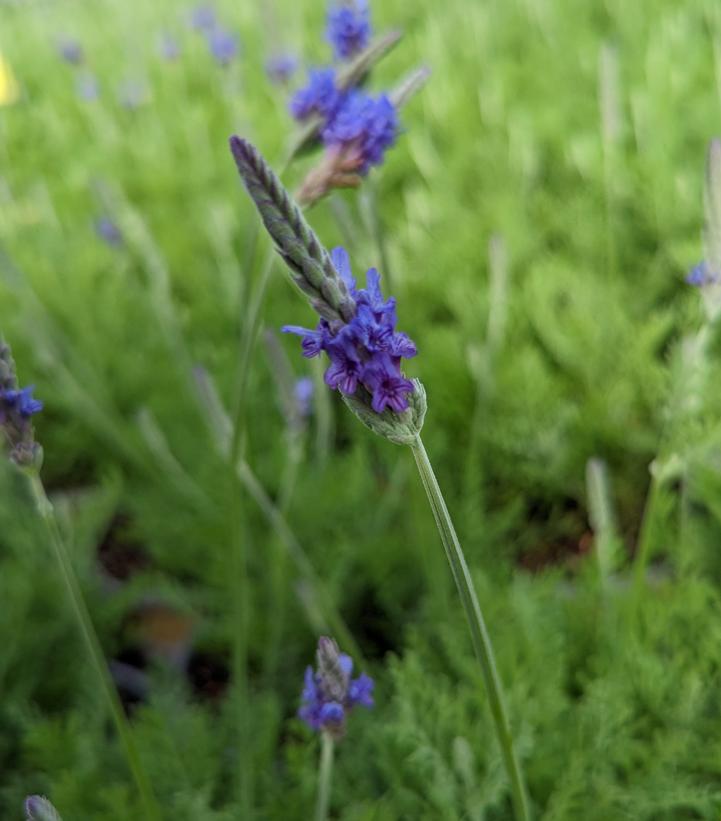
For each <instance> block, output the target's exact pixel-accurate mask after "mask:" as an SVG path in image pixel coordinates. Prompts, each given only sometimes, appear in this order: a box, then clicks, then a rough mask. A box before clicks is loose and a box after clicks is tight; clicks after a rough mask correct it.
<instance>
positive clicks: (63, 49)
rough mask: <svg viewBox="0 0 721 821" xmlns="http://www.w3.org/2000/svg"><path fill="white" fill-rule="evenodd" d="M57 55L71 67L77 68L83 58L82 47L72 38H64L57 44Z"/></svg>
mask: <svg viewBox="0 0 721 821" xmlns="http://www.w3.org/2000/svg"><path fill="white" fill-rule="evenodd" d="M58 54H59V55H60V57H62V59H63V60H65V62H66V63H69V64H70V65H72V66H79V65H80V63H82V62H83V59H84V57H85V55H84V54H83V47H82V46H81V45H80V43H79V42H78V41H77V40H75V39H74V38H72V37H64V38H63V39H62V40H60V41H59V42H58Z"/></svg>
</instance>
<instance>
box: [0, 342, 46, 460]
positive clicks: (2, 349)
mask: <svg viewBox="0 0 721 821" xmlns="http://www.w3.org/2000/svg"><path fill="white" fill-rule="evenodd" d="M32 393H33V389H32V386H31V387H28V388H20V387H19V386H18V381H17V376H16V375H15V361H14V360H13V355H12V352H11V351H10V346H9V345H6V344H5V343H4V342H3V341H2V340H0V431H2V434H3V438H4V440H5V448H6V452H7V455H8V457H9V458H10V461H11V462H14V463H15V464H16V465H19V466H20V467H32V466H34V465H37V464H38V463H39V462H40V459H41V457H42V449H41V448H40V445H38V444H37V443H36V442H35V435H34V432H33V425H32V421H31V418H32V417H33V416H34V415H35V414H36V413H39V412H40V411H41V410H42V409H43V403H42V402H40V401H39V400H37V399H34V398H33V395H32Z"/></svg>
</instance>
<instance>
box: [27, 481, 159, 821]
mask: <svg viewBox="0 0 721 821" xmlns="http://www.w3.org/2000/svg"><path fill="white" fill-rule="evenodd" d="M28 478H29V482H30V489H31V491H32V495H33V499H34V501H35V506H36V508H37V511H38V514H39V515H40V518H41V519H42V520H43V524H44V525H45V527H46V529H47V532H48V538H49V541H50V545H51V547H52V549H53V553H54V555H55V558H56V560H57V563H58V567H59V569H60V575H61V576H62V579H63V582H64V584H65V587H66V588H67V592H68V596H69V598H70V602H71V604H72V606H73V610H74V612H75V617H76V618H77V621H78V626H79V627H80V632H81V633H82V636H83V640H84V641H85V644H86V647H87V650H88V654H89V655H90V659H91V661H92V665H93V667H94V668H95V673H96V674H97V677H98V680H99V682H100V686H101V689H102V690H103V693H104V694H105V698H106V699H107V701H108V705H109V707H110V712H111V714H112V716H113V720H114V721H115V727H116V729H117V731H118V735H119V736H120V741H121V744H122V745H123V748H124V750H125V755H126V758H127V760H128V765H129V766H130V771H131V772H132V774H133V777H134V779H135V783H136V785H137V788H138V792H139V793H140V796H141V799H142V802H143V806H144V809H145V817H146V818H148V819H152V821H161V819H162V815H161V812H160V807H159V805H158V803H157V801H156V799H155V796H154V794H153V789H152V787H151V785H150V782H149V781H148V779H147V777H146V776H145V773H144V772H143V768H142V766H141V763H140V757H139V755H138V751H137V748H136V747H135V742H134V741H133V737H132V732H131V730H130V726H129V725H128V721H127V718H126V717H125V713H124V712H123V707H122V704H121V703H120V699H119V698H118V692H117V690H116V689H115V685H114V683H113V681H112V679H111V677H110V672H109V671H108V667H107V665H106V663H105V657H104V655H103V650H102V648H101V646H100V640H99V639H98V636H97V633H96V632H95V628H94V627H93V622H92V619H91V618H90V613H89V612H88V608H87V605H86V604H85V599H84V598H83V594H82V591H81V589H80V583H79V582H78V579H77V576H76V575H75V570H74V568H73V565H72V562H71V560H70V556H69V555H68V552H67V548H66V546H65V542H64V541H63V538H62V536H61V535H60V528H59V527H58V523H57V521H56V519H55V513H54V511H53V506H52V504H51V502H50V500H49V499H48V497H47V494H46V493H45V488H44V486H43V483H42V481H41V479H40V476H39V475H38V473H37V471H30V472H29V473H28Z"/></svg>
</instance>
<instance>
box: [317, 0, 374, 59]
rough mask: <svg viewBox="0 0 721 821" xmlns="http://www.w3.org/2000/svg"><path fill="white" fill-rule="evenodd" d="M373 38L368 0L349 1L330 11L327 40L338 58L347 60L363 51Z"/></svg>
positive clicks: (333, 7)
mask: <svg viewBox="0 0 721 821" xmlns="http://www.w3.org/2000/svg"><path fill="white" fill-rule="evenodd" d="M370 37H371V24H370V11H369V9H368V3H367V1H366V0H348V2H345V3H343V4H342V5H339V6H331V8H330V10H329V11H328V28H327V30H326V39H327V40H328V42H329V43H330V44H331V45H332V46H333V52H334V54H335V56H336V58H338V59H340V60H347V59H349V58H350V57H354V56H355V55H356V54H358V52H360V51H362V50H363V49H364V48H365V47H366V46H367V45H368V41H369V40H370Z"/></svg>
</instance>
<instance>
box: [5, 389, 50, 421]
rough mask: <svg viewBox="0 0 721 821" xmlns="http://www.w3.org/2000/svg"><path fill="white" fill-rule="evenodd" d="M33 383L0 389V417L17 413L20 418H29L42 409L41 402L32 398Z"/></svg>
mask: <svg viewBox="0 0 721 821" xmlns="http://www.w3.org/2000/svg"><path fill="white" fill-rule="evenodd" d="M34 389H35V388H34V386H33V385H29V386H28V387H27V388H17V389H14V388H9V389H6V390H0V418H5V417H7V416H8V415H9V414H13V413H15V414H17V415H18V416H20V417H21V418H22V419H29V418H30V417H31V416H33V415H34V414H36V413H40V411H41V410H42V409H43V403H42V402H41V401H40V400H39V399H34V398H33V390H34Z"/></svg>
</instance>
